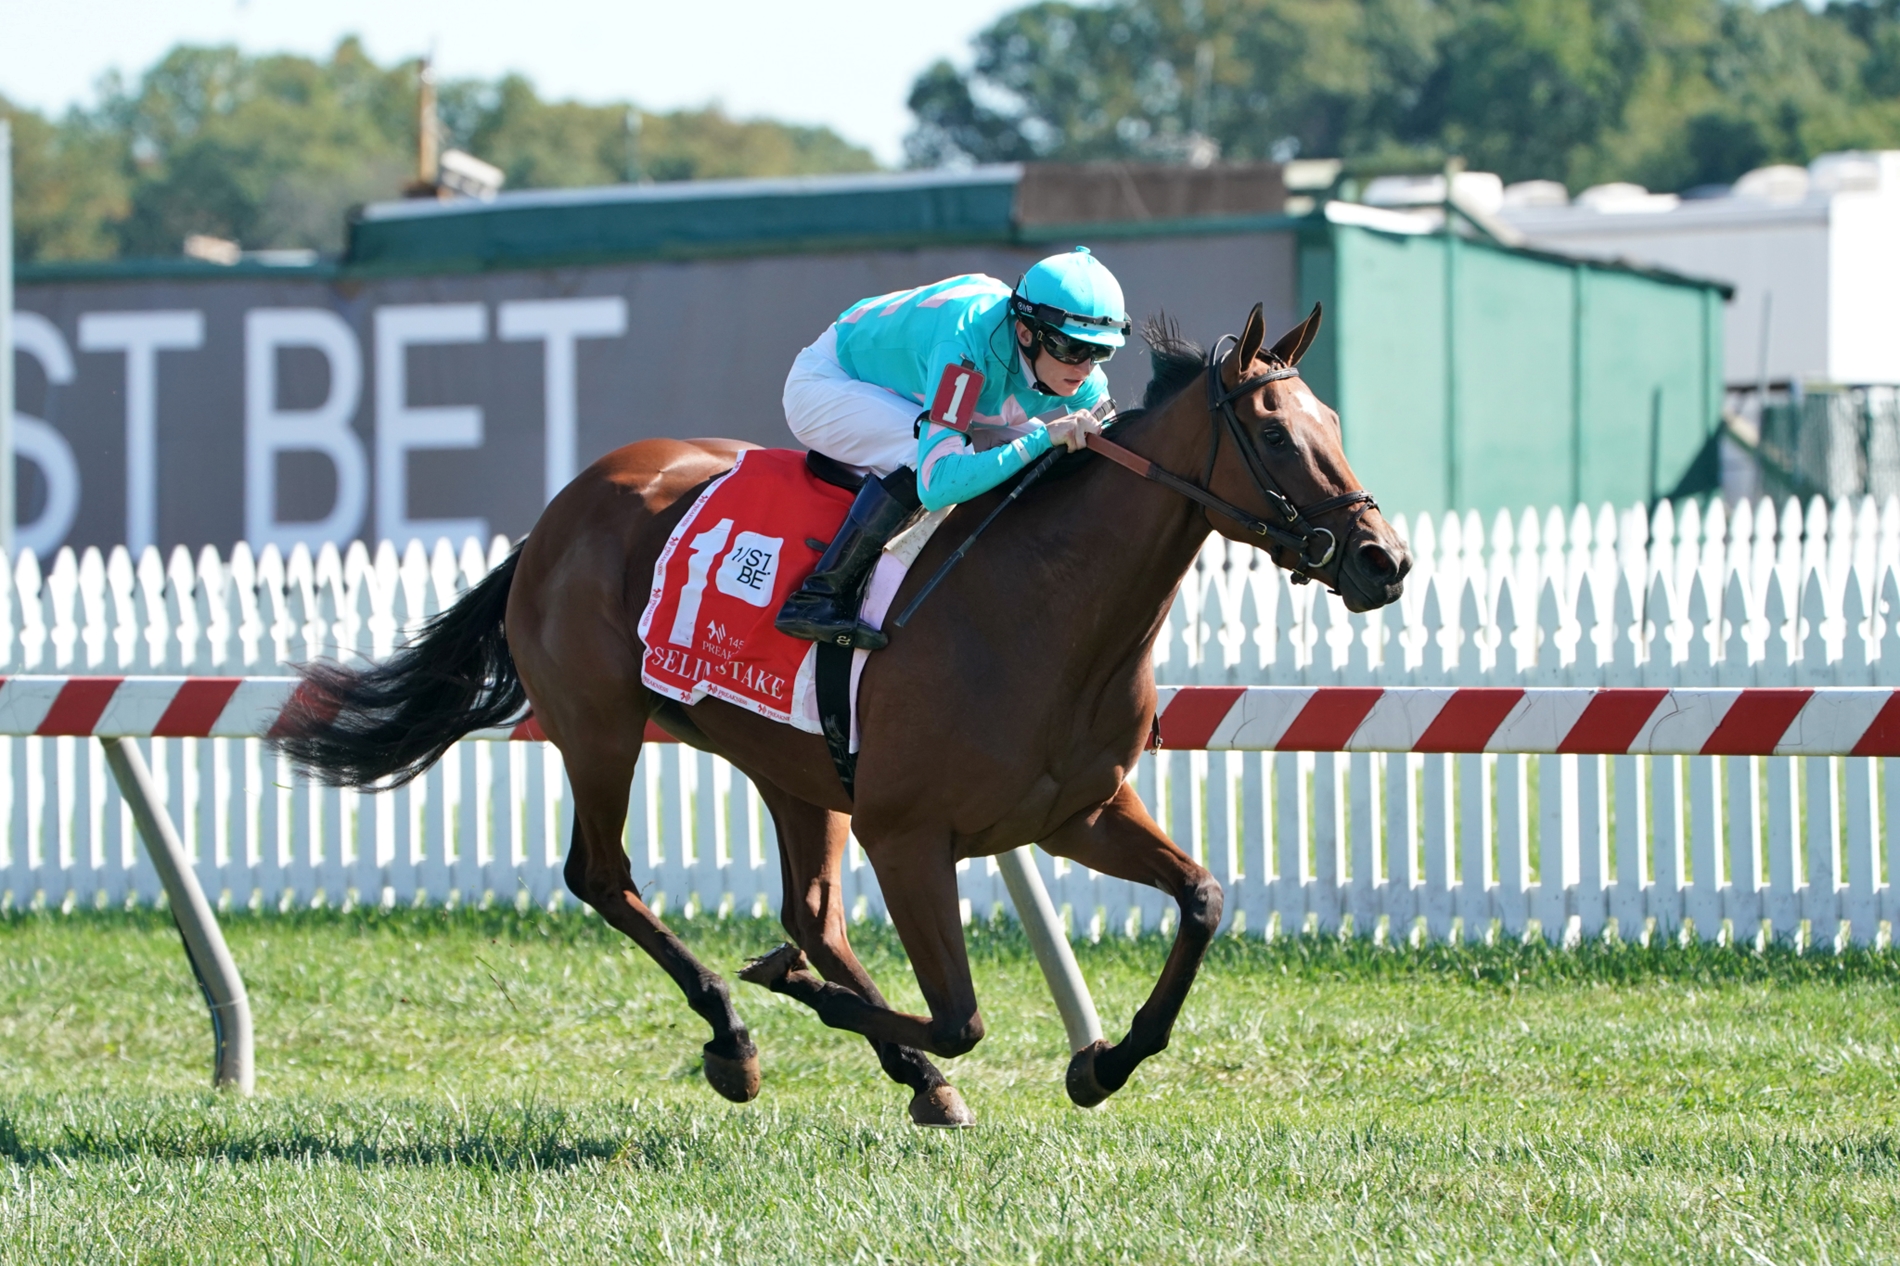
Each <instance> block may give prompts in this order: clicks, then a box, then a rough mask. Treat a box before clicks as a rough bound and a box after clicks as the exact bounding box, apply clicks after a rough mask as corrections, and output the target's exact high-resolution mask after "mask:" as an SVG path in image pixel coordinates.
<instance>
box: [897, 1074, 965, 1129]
mask: <svg viewBox="0 0 1900 1266" xmlns="http://www.w3.org/2000/svg"><path fill="white" fill-rule="evenodd" d="M910 1120H911V1124H912V1125H928V1126H933V1127H935V1128H937V1129H940V1130H967V1129H969V1128H970V1127H971V1126H973V1125H975V1124H976V1113H974V1112H972V1111H970V1108H969V1105H968V1104H966V1103H964V1102H963V1096H962V1095H960V1094H958V1093H957V1088H956V1087H955V1086H952V1085H949V1084H948V1083H945V1084H943V1085H937V1086H932V1087H931V1088H930V1089H928V1090H919V1091H918V1092H917V1096H916V1098H914V1099H912V1100H911V1101H910Z"/></svg>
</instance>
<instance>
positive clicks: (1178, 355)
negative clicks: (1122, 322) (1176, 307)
mask: <svg viewBox="0 0 1900 1266" xmlns="http://www.w3.org/2000/svg"><path fill="white" fill-rule="evenodd" d="M1141 337H1142V341H1143V342H1145V343H1147V344H1148V359H1149V362H1150V363H1151V364H1152V365H1153V367H1154V370H1153V377H1151V378H1149V379H1148V386H1147V388H1146V389H1145V390H1143V391H1142V393H1141V407H1142V408H1144V409H1152V408H1154V407H1155V406H1156V405H1158V404H1160V403H1162V402H1163V401H1165V400H1167V399H1168V398H1169V397H1170V396H1172V395H1174V394H1175V393H1176V392H1178V391H1180V390H1181V388H1183V387H1185V386H1187V385H1188V384H1189V383H1191V382H1193V381H1194V380H1195V379H1196V378H1198V377H1200V375H1201V373H1202V372H1203V371H1204V370H1205V368H1206V366H1207V353H1206V351H1205V350H1204V349H1203V348H1202V347H1201V345H1200V344H1199V343H1196V342H1195V341H1194V340H1192V339H1190V338H1188V337H1187V336H1186V335H1184V334H1182V333H1181V327H1180V326H1179V325H1177V324H1175V320H1174V318H1173V317H1171V316H1169V315H1168V314H1167V313H1165V312H1160V313H1156V314H1155V315H1154V316H1152V317H1149V318H1148V319H1147V320H1146V321H1143V322H1142V323H1141Z"/></svg>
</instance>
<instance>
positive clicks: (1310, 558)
mask: <svg viewBox="0 0 1900 1266" xmlns="http://www.w3.org/2000/svg"><path fill="white" fill-rule="evenodd" d="M1238 342H1239V341H1238V340H1237V339H1235V338H1234V336H1233V335H1231V334H1227V335H1223V336H1222V337H1221V340H1220V341H1219V342H1218V343H1216V344H1214V346H1213V348H1212V349H1211V350H1209V352H1208V353H1207V408H1208V414H1209V425H1210V429H1211V432H1212V434H1211V435H1210V436H1209V439H1208V446H1207V465H1206V468H1205V469H1204V470H1203V471H1202V473H1201V482H1200V483H1198V484H1197V483H1194V482H1192V481H1191V480H1187V479H1183V478H1182V477H1181V476H1179V475H1177V474H1175V473H1174V472H1173V471H1169V470H1164V469H1162V468H1161V467H1160V466H1157V465H1155V464H1154V463H1153V462H1151V461H1149V460H1148V459H1147V458H1145V457H1142V456H1140V455H1139V454H1136V453H1133V452H1130V451H1129V450H1128V449H1126V448H1123V447H1122V446H1121V445H1119V444H1116V443H1115V442H1114V441H1112V440H1108V439H1105V438H1104V437H1102V436H1100V435H1091V436H1089V447H1090V448H1092V449H1094V450H1095V451H1096V452H1098V453H1101V454H1102V456H1104V457H1107V458H1109V459H1110V460H1112V461H1114V462H1116V463H1117V464H1118V465H1121V466H1125V467H1127V468H1128V469H1129V470H1132V471H1134V472H1135V473H1136V474H1138V475H1140V476H1141V477H1142V478H1144V479H1151V480H1153V481H1154V482H1155V483H1158V484H1160V485H1161V486H1162V487H1164V488H1168V489H1171V490H1172V491H1174V492H1178V493H1180V494H1181V495H1182V496H1184V497H1186V498H1187V499H1188V500H1190V501H1194V502H1198V503H1199V504H1201V505H1202V506H1205V507H1206V508H1207V509H1209V510H1212V511H1214V513H1216V514H1219V515H1223V516H1225V517H1227V518H1229V519H1232V520H1234V522H1236V523H1239V524H1240V525H1241V526H1243V527H1245V528H1246V529H1247V530H1248V531H1250V532H1252V533H1253V534H1254V535H1256V536H1264V537H1266V538H1267V539H1268V540H1271V541H1273V542H1275V543H1276V544H1279V545H1283V546H1285V547H1286V548H1287V549H1289V550H1292V551H1293V554H1294V557H1295V559H1296V560H1297V565H1296V566H1293V567H1289V568H1288V569H1287V570H1288V571H1290V572H1292V573H1293V583H1294V584H1302V585H1303V584H1305V583H1306V582H1307V581H1309V580H1313V579H1315V573H1316V572H1317V571H1318V569H1319V568H1321V567H1324V566H1326V564H1328V563H1330V562H1332V561H1333V557H1334V555H1335V554H1336V553H1338V550H1339V536H1338V535H1337V534H1335V533H1334V532H1333V531H1332V529H1330V528H1323V527H1319V526H1317V525H1316V524H1314V523H1313V522H1312V520H1313V519H1315V518H1318V517H1319V516H1320V515H1323V514H1330V513H1332V512H1333V511H1334V510H1344V509H1347V508H1349V507H1353V506H1356V507H1358V508H1357V509H1356V510H1354V512H1353V515H1352V522H1351V525H1350V526H1349V527H1347V529H1346V533H1345V534H1346V535H1347V536H1348V537H1350V536H1351V535H1352V533H1353V532H1354V531H1355V530H1356V529H1357V528H1358V526H1359V520H1360V519H1361V518H1362V517H1363V516H1364V515H1365V513H1366V511H1368V510H1375V509H1377V508H1378V504H1379V503H1378V502H1376V501H1374V500H1373V499H1372V494H1371V493H1369V492H1367V491H1365V490H1364V489H1363V488H1362V489H1360V490H1358V491H1357V492H1342V493H1340V494H1339V495H1338V496H1336V497H1328V498H1326V500H1324V501H1321V502H1319V503H1317V504H1315V505H1310V506H1307V507H1306V508H1305V509H1304V510H1302V509H1301V508H1300V507H1298V506H1296V505H1294V504H1293V499H1292V498H1291V497H1289V496H1287V495H1286V492H1285V491H1284V490H1283V489H1282V488H1281V487H1280V481H1279V480H1277V479H1275V478H1274V477H1273V472H1272V471H1271V470H1269V469H1267V464H1266V461H1265V459H1264V458H1262V457H1261V455H1260V453H1259V451H1258V450H1256V449H1255V448H1254V446H1253V445H1252V444H1251V443H1249V442H1248V438H1247V425H1246V423H1244V422H1242V421H1241V420H1240V414H1239V412H1238V411H1236V410H1235V408H1234V402H1235V401H1236V400H1238V399H1240V398H1241V397H1242V396H1245V395H1247V394H1249V393H1251V392H1253V391H1255V390H1257V389H1259V388H1261V387H1264V386H1266V385H1267V384H1268V383H1273V382H1280V381H1281V380H1283V379H1287V378H1297V377H1299V376H1300V371H1299V369H1298V367H1296V366H1293V365H1288V366H1285V367H1284V368H1281V369H1270V370H1268V371H1267V372H1266V373H1264V374H1256V375H1254V376H1253V377H1252V378H1243V379H1242V380H1241V381H1240V382H1238V383H1236V384H1235V385H1234V386H1233V388H1232V389H1231V390H1225V391H1223V390H1222V389H1221V380H1220V367H1221V363H1222V360H1223V359H1224V353H1225V351H1226V349H1227V345H1228V344H1229V343H1234V344H1235V346H1236V349H1237V348H1238ZM1223 422H1224V423H1225V426H1224V427H1223V425H1222V423H1223ZM1223 431H1229V432H1232V433H1233V437H1234V447H1236V448H1238V449H1239V450H1240V456H1241V460H1242V461H1244V462H1245V463H1246V466H1247V474H1248V475H1249V476H1250V477H1251V478H1252V479H1253V484H1254V490H1255V491H1256V492H1258V493H1259V494H1260V495H1261V496H1262V497H1263V498H1265V500H1266V502H1267V504H1268V505H1269V506H1271V507H1272V508H1273V511H1274V513H1275V514H1276V515H1278V521H1277V522H1275V521H1273V520H1270V519H1262V518H1260V517H1258V516H1257V515H1253V514H1249V513H1248V512H1247V511H1245V510H1242V509H1241V508H1240V507H1239V506H1237V505H1233V504H1232V503H1230V502H1227V501H1224V500H1222V499H1221V498H1219V497H1217V496H1215V495H1214V494H1213V493H1211V492H1209V491H1208V490H1207V485H1208V484H1210V483H1212V482H1213V478H1214V462H1215V459H1216V458H1218V457H1219V456H1220V442H1221V435H1222V433H1223Z"/></svg>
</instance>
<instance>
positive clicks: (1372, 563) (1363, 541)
mask: <svg viewBox="0 0 1900 1266" xmlns="http://www.w3.org/2000/svg"><path fill="white" fill-rule="evenodd" d="M1411 570H1412V556H1411V554H1410V553H1409V552H1407V550H1406V548H1405V546H1404V544H1403V543H1401V542H1400V541H1399V540H1398V538H1397V536H1396V535H1393V534H1380V535H1377V536H1361V537H1359V538H1358V539H1357V540H1354V541H1351V542H1349V543H1348V544H1347V546H1346V549H1345V557H1344V558H1342V559H1341V560H1340V563H1339V596H1340V598H1342V599H1343V600H1344V601H1345V603H1346V609H1347V610H1348V611H1371V610H1373V609H1375V608H1377V607H1383V606H1387V605H1389V604H1391V603H1394V602H1397V601H1398V600H1399V595H1400V594H1402V593H1404V592H1405V574H1406V573H1407V572H1409V571H1411Z"/></svg>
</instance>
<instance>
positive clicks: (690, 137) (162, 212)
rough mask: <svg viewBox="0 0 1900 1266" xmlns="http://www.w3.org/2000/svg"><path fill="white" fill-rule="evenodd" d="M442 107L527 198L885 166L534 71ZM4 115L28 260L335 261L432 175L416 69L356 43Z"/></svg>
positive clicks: (456, 129)
mask: <svg viewBox="0 0 1900 1266" xmlns="http://www.w3.org/2000/svg"><path fill="white" fill-rule="evenodd" d="M440 102H441V117H442V122H443V125H444V131H445V132H446V134H447V135H446V137H445V140H446V142H447V143H448V144H449V145H454V146H459V147H461V148H463V149H466V150H468V151H470V152H471V153H474V154H476V155H477V156H479V157H482V158H485V159H487V160H489V161H490V162H493V163H495V164H496V165H497V166H499V167H501V168H502V169H503V170H504V171H505V172H506V173H507V175H508V186H509V187H510V188H516V189H523V188H545V187H559V186H574V185H597V184H611V183H615V182H618V181H623V180H640V179H648V180H685V179H693V178H704V177H709V176H779V175H799V174H805V173H813V172H834V171H865V170H870V169H871V168H873V167H874V166H875V164H874V162H873V160H872V158H871V156H870V154H868V153H867V152H865V151H864V150H862V149H859V148H857V147H856V146H853V145H851V144H849V143H848V142H846V141H845V140H843V139H842V138H841V137H839V136H838V135H837V134H836V133H834V132H832V131H830V130H829V129H827V128H814V127H796V126H789V125H786V124H780V123H775V122H771V121H767V120H735V119H730V118H728V117H726V115H725V114H724V113H722V112H721V111H720V110H718V109H716V108H707V109H703V110H683V111H678V112H675V113H671V114H643V113H642V112H640V111H639V110H637V109H635V108H634V107H633V106H631V105H628V104H625V103H619V104H612V105H600V106H593V105H581V104H578V103H575V102H550V101H544V100H542V99H541V98H540V97H539V96H538V95H537V94H536V93H535V90H534V87H533V85H532V84H530V83H529V82H528V81H527V80H526V79H523V78H521V77H520V76H518V75H510V76H507V77H505V78H503V79H501V80H499V81H496V82H492V83H490V82H484V81H479V80H461V81H451V82H449V83H445V84H443V85H442V86H441V89H440ZM0 110H4V111H5V113H6V114H7V115H8V116H9V117H11V118H12V119H13V122H14V134H15V135H14V147H15V153H16V160H15V163H16V167H15V186H16V199H17V207H16V221H17V225H16V233H17V247H16V250H17V253H18V255H19V257H20V258H21V259H23V260H59V259H106V258H112V257H114V256H118V255H128V256H163V255H173V254H176V253H177V252H178V249H179V246H180V244H181V243H182V241H183V239H184V238H185V236H186V235H187V234H191V233H208V234H212V235H214V236H218V237H225V238H230V239H232V240H234V241H237V242H239V243H240V244H242V245H243V246H245V247H247V248H259V247H313V248H316V249H318V250H322V251H327V252H335V251H337V250H340V249H341V247H342V244H343V227H344V222H345V219H346V217H347V215H348V214H349V210H350V208H351V207H353V206H355V205H357V204H360V203H363V202H368V201H372V200H375V199H380V198H391V197H395V196H397V194H398V193H400V191H401V189H402V187H403V186H404V185H405V184H406V183H408V182H409V181H410V180H411V179H412V178H413V175H414V170H415V157H414V155H415V148H416V136H415V129H416V66H415V64H414V63H413V62H405V63H400V64H398V65H394V66H389V67H382V66H378V65H376V63H375V62H373V61H372V60H370V58H369V56H368V55H367V54H366V53H365V52H364V50H363V48H362V45H361V44H360V43H358V42H357V41H356V40H355V39H346V40H344V41H343V42H342V43H340V44H339V45H337V48H336V50H335V52H333V53H332V54H331V55H330V57H329V59H328V60H327V61H314V60H311V59H309V58H306V57H298V56H290V55H278V56H264V57H250V56H246V55H244V54H242V53H240V52H239V51H238V50H236V49H234V48H228V47H227V48H197V47H190V46H180V47H178V48H174V49H173V50H172V51H171V52H169V53H167V54H166V55H165V56H164V57H163V58H162V59H161V60H160V61H159V62H158V64H157V65H155V66H153V67H152V68H151V69H150V70H149V71H147V72H146V73H145V74H144V75H143V76H141V77H140V79H139V81H138V82H137V84H136V85H127V84H124V83H121V82H118V81H116V80H109V81H108V82H107V84H106V86H105V89H104V92H103V99H102V101H101V103H100V104H99V106H98V107H97V108H96V109H92V110H73V111H70V112H69V113H68V114H67V115H66V117H65V118H64V119H61V120H59V121H57V122H54V121H49V120H47V119H44V118H42V117H40V116H39V115H37V114H34V113H33V112H32V111H29V110H22V109H19V108H17V107H13V106H9V105H7V104H6V103H5V102H4V101H0Z"/></svg>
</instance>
